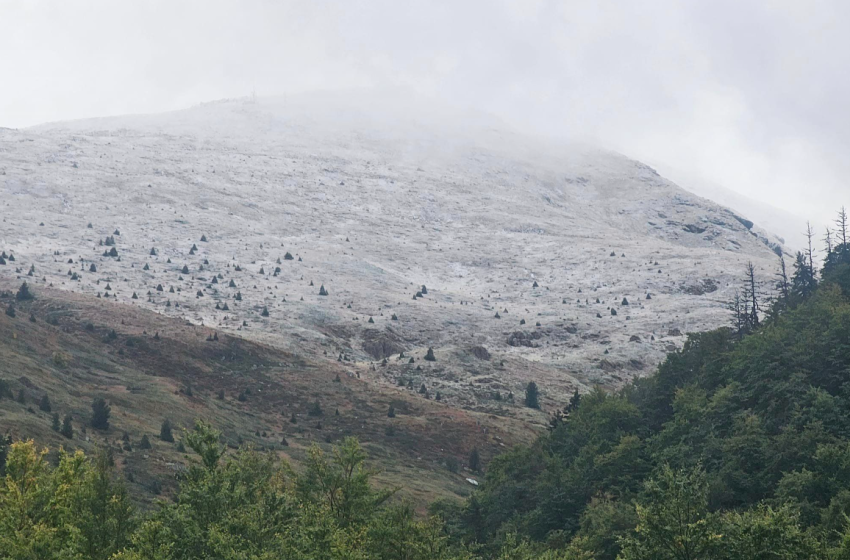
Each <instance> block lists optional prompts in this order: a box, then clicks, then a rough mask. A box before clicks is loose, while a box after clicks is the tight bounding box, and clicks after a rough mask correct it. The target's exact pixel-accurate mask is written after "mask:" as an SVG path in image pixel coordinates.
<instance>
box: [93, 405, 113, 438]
mask: <svg viewBox="0 0 850 560" xmlns="http://www.w3.org/2000/svg"><path fill="white" fill-rule="evenodd" d="M91 408H92V417H91V426H92V428H95V429H97V430H108V429H109V415H110V413H111V411H112V409H111V407H110V406H109V404H108V403H107V402H106V400H105V399H104V398H103V397H98V398H96V399H95V400H94V402H92V405H91Z"/></svg>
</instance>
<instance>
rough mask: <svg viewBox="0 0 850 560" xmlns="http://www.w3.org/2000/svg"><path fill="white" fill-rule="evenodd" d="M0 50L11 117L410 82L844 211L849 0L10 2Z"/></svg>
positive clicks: (530, 128)
mask: <svg viewBox="0 0 850 560" xmlns="http://www.w3.org/2000/svg"><path fill="white" fill-rule="evenodd" d="M0 53H2V56H0V86H2V87H0V126H5V127H26V126H31V125H35V124H39V123H43V122H47V121H55V120H68V119H77V118H84V117H95V116H106V115H120V114H128V113H150V112H161V111H167V110H174V109H180V108H183V107H188V106H191V105H194V104H196V103H199V102H202V101H208V100H212V99H219V98H225V97H239V96H245V95H250V94H252V92H256V93H257V94H259V95H267V96H270V95H280V94H287V93H293V94H294V93H299V92H300V93H303V92H310V91H314V90H337V89H351V88H377V89H386V88H403V89H406V90H409V91H412V92H415V93H416V94H418V95H420V96H422V97H425V98H433V99H436V100H439V101H440V102H446V103H451V104H453V105H455V106H459V107H471V108H475V110H476V111H477V112H486V113H490V114H492V115H494V117H495V118H497V119H500V120H502V121H504V122H505V123H506V124H507V125H508V126H511V127H513V128H516V129H518V130H520V131H522V132H525V133H530V134H534V135H539V136H543V137H569V138H578V139H582V140H585V141H591V142H593V143H595V144H599V145H601V146H605V147H608V148H612V149H615V150H618V151H620V152H623V153H625V154H627V155H629V156H631V157H634V158H636V159H640V160H643V161H645V162H647V163H649V164H651V165H654V166H656V167H657V168H658V169H659V171H661V172H662V173H664V174H668V175H670V176H671V178H673V179H674V180H677V181H679V182H680V183H681V184H682V185H683V186H686V187H688V186H689V183H693V185H696V184H699V185H703V186H705V185H710V186H711V188H716V187H724V188H726V189H729V190H730V191H733V192H734V193H735V195H736V196H739V197H740V196H743V197H749V198H751V199H756V200H758V201H760V202H763V203H767V204H770V205H773V206H775V207H777V208H779V209H781V210H783V211H785V212H787V213H790V214H792V215H793V216H794V217H799V218H800V219H801V220H803V219H806V218H809V219H811V220H812V221H813V222H815V223H818V224H823V223H825V222H827V221H828V220H830V219H831V218H832V216H833V214H834V210H835V209H836V208H837V207H838V206H840V205H841V204H850V188H848V187H847V186H846V177H847V176H848V174H850V173H849V172H850V158H847V157H846V153H847V151H848V148H850V113H848V111H847V105H848V101H847V100H848V99H850V73H847V72H846V69H847V68H848V67H850V3H847V2H842V1H840V0H814V1H809V2H796V1H795V2H792V1H785V0H770V1H768V0H764V1H760V0H735V1H732V0H712V1H710V2H709V1H704V2H681V1H675V0H647V1H644V2H614V1H599V2H569V1H561V2H554V1H546V0H489V1H484V0H474V1H465V2H461V1H447V2H442V1H429V2H425V1H411V2H398V1H383V0H370V1H351V0H348V1H333V0H313V1H311V2H289V1H279V2H271V1H244V0H243V1H240V2H235V1H234V2H223V1H216V0H205V1H203V2H201V1H197V2H190V1H181V2H173V1H172V2H165V1H145V2H115V1H114V0H113V1H102V2H96V1H87V2H82V1H79V2H74V1H71V2H61V3H60V2H55V1H54V2H47V1H37V0H11V1H9V0H6V1H5V2H3V3H2V4H0ZM693 185H690V186H691V187H693ZM786 227H788V228H791V229H793V228H794V227H796V226H794V225H788V224H786ZM802 227H803V225H802V223H800V229H802ZM780 233H783V232H780Z"/></svg>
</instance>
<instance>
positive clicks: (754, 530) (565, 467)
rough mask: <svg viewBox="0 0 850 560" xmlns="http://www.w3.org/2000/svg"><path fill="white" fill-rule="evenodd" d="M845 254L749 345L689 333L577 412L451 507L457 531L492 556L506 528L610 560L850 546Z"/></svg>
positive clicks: (826, 551) (566, 414)
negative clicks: (649, 366) (642, 373)
mask: <svg viewBox="0 0 850 560" xmlns="http://www.w3.org/2000/svg"><path fill="white" fill-rule="evenodd" d="M834 253H835V254H832V255H831V256H830V257H829V258H828V259H827V261H828V262H830V263H831V265H830V267H829V268H828V269H826V268H825V270H824V273H823V276H822V278H821V281H820V282H816V283H814V284H812V283H810V284H811V285H810V288H811V289H810V290H809V291H808V292H805V291H800V290H798V292H797V293H795V294H794V295H791V296H789V298H788V300H787V301H783V304H782V307H781V308H778V309H776V310H775V311H774V312H773V313H772V314H771V320H770V321H766V322H762V324H761V326H759V327H757V328H755V329H754V330H752V331H751V334H749V335H748V336H744V337H743V338H739V337H738V336H736V335H735V333H733V332H732V331H731V330H729V329H725V328H724V329H718V330H716V331H711V332H706V333H700V334H691V335H689V336H688V340H687V342H686V343H685V345H684V347H683V349H682V350H680V351H678V352H674V353H672V354H670V355H669V356H668V357H667V359H666V360H665V362H664V363H663V364H662V365H661V366H660V367H659V368H658V371H657V373H656V374H655V375H653V376H651V377H648V378H643V379H640V380H637V381H635V382H634V383H632V384H630V385H628V386H626V387H625V388H624V389H623V390H621V391H620V392H618V393H615V394H611V393H606V392H603V391H601V390H594V391H591V392H590V393H588V394H585V395H582V396H581V397H580V398H576V399H575V402H570V403H567V404H566V405H565V406H564V407H563V409H562V411H561V412H559V413H558V414H557V416H556V418H555V419H554V420H553V422H552V424H551V429H550V430H549V432H547V433H546V434H544V435H542V436H541V437H540V438H539V439H538V440H537V441H535V442H534V443H532V444H531V445H530V446H529V447H520V448H516V449H513V450H511V451H509V452H507V453H506V454H504V455H502V456H499V457H496V458H494V459H493V460H492V461H491V462H490V464H489V465H488V472H487V475H486V477H485V479H484V481H483V483H482V484H481V486H480V487H479V488H478V489H477V490H476V491H475V492H474V494H473V496H472V497H471V498H470V499H469V500H468V501H467V502H466V503H465V504H463V505H462V506H461V507H458V508H455V509H447V510H445V511H444V512H443V514H444V515H445V516H446V517H447V520H446V521H447V525H446V526H447V529H448V530H449V531H450V532H451V534H452V537H453V538H454V539H456V540H457V541H459V542H466V543H468V544H470V545H472V546H475V547H480V550H482V551H483V552H484V553H485V554H487V555H491V556H495V555H497V554H498V553H499V547H500V546H501V545H503V544H504V543H505V542H506V539H507V538H508V535H511V534H516V535H517V538H518V539H520V541H522V540H526V541H528V542H529V543H531V544H530V546H542V545H543V544H547V543H548V544H550V545H551V544H552V543H554V542H557V543H559V544H558V545H557V548H559V549H560V550H562V551H563V550H565V549H566V546H567V545H568V544H569V543H578V542H581V547H582V550H586V551H590V552H592V553H593V555H594V558H596V559H599V560H603V559H604V560H615V559H616V558H620V559H621V560H629V559H633V558H659V559H663V558H694V559H696V558H712V559H714V558H718V559H720V558H723V559H725V558H729V559H732V558H736V559H737V558H829V557H830V555H831V554H835V555H837V556H835V557H836V558H838V557H840V554H842V553H846V552H850V537H845V535H850V518H848V517H847V516H848V515H850V467H848V466H847V465H850V290H848V289H847V288H850V256H848V257H847V258H848V260H847V262H846V263H845V261H844V260H843V259H844V257H842V256H841V255H839V254H838V253H837V251H834ZM846 253H847V255H850V250H847V251H846ZM842 254H843V253H842ZM803 264H806V265H808V259H806V262H805V263H804V262H803V260H802V259H801V261H800V266H803ZM845 265H846V266H847V268H846V270H845V269H844V268H843V267H844V266H845ZM803 272H805V271H803ZM801 274H802V272H801ZM844 274H846V276H845V275H844ZM798 280H799V279H798ZM843 282H846V283H847V287H846V288H845V286H844V284H842V283H843ZM798 285H799V282H798ZM804 292H805V293H804ZM634 504H637V507H635V506H634ZM683 511H686V512H687V513H688V514H687V515H685V516H683V515H682V512H683ZM674 521H675V522H674ZM766 543H768V544H766ZM842 547H844V548H842ZM845 551H846V552H845ZM847 558H850V555H848V556H847Z"/></svg>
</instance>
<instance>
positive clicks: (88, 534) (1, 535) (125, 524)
mask: <svg viewBox="0 0 850 560" xmlns="http://www.w3.org/2000/svg"><path fill="white" fill-rule="evenodd" d="M46 453H47V451H46V450H44V451H38V450H37V449H36V447H35V444H34V443H33V442H32V441H28V442H18V443H14V444H12V446H11V449H10V451H9V455H8V458H7V459H6V476H5V479H4V480H3V481H2V484H0V554H2V557H3V558H16V559H17V558H22V559H23V558H27V559H29V558H33V559H36V558H38V559H42V558H43V559H54V558H55V559H59V558H69V559H79V560H83V559H93V560H100V559H103V560H105V559H107V558H110V557H111V556H112V555H113V554H114V553H115V552H117V551H119V550H121V549H122V548H123V547H125V546H126V545H127V544H128V543H129V540H130V536H131V535H132V533H133V531H134V528H135V520H134V513H133V508H132V507H131V506H130V503H129V500H128V498H127V494H126V492H125V491H124V489H123V487H122V486H121V485H120V484H118V483H116V482H115V481H114V480H113V475H112V468H111V466H110V463H109V461H108V460H107V458H106V456H105V454H100V455H98V456H97V457H96V458H95V459H94V460H89V459H87V458H86V457H85V455H83V453H82V452H79V451H78V452H76V453H74V454H69V453H66V452H64V451H61V450H60V453H59V463H58V465H57V466H56V467H55V468H52V467H50V465H49V464H48V463H47V461H46V458H45V456H46Z"/></svg>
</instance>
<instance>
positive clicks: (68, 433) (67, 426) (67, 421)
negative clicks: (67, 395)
mask: <svg viewBox="0 0 850 560" xmlns="http://www.w3.org/2000/svg"><path fill="white" fill-rule="evenodd" d="M59 433H60V434H62V435H63V436H65V437H66V438H68V439H71V438H73V437H74V426H73V425H72V424H71V415H70V414H66V415H65V418H63V419H62V429H61V430H60V431H59Z"/></svg>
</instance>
